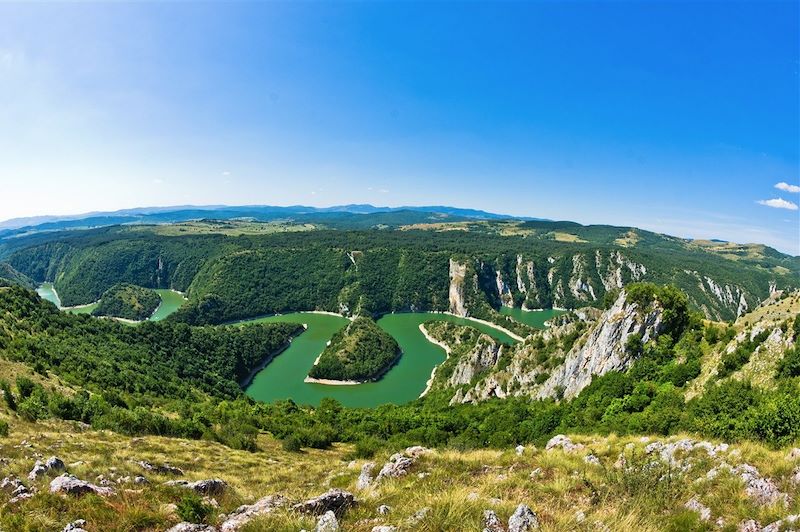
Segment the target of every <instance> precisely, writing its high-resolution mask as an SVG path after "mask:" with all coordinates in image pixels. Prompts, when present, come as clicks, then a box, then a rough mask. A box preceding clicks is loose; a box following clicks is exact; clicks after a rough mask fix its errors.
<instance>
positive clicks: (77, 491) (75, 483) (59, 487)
mask: <svg viewBox="0 0 800 532" xmlns="http://www.w3.org/2000/svg"><path fill="white" fill-rule="evenodd" d="M50 493H61V494H64V495H84V494H86V493H95V494H97V495H101V496H103V497H108V496H110V495H113V494H114V490H113V489H111V488H105V487H100V486H96V485H94V484H92V483H90V482H86V481H84V480H80V479H78V478H77V477H75V476H73V475H70V474H67V473H64V474H63V475H61V476H58V477H56V478H54V479H53V480H52V481H51V482H50Z"/></svg>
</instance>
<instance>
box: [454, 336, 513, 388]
mask: <svg viewBox="0 0 800 532" xmlns="http://www.w3.org/2000/svg"><path fill="white" fill-rule="evenodd" d="M502 350H503V348H502V346H501V345H500V344H499V343H497V342H495V341H494V340H493V339H492V337H491V336H489V335H486V334H481V335H480V336H479V337H478V341H477V342H476V343H475V346H474V347H473V348H472V349H471V350H470V352H469V353H467V354H466V355H462V356H461V358H459V360H458V363H457V364H456V367H455V368H454V369H453V373H452V374H451V375H450V378H449V379H447V384H448V386H451V387H453V388H455V387H457V386H460V385H462V384H469V383H470V382H472V379H473V378H475V376H476V375H478V374H479V373H481V372H482V371H484V370H486V369H489V368H492V367H494V365H495V364H497V360H498V359H499V358H500V355H501V354H502Z"/></svg>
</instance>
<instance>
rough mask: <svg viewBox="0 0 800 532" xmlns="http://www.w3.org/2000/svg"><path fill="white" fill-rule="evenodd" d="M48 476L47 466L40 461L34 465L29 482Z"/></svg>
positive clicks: (29, 474) (29, 475)
mask: <svg viewBox="0 0 800 532" xmlns="http://www.w3.org/2000/svg"><path fill="white" fill-rule="evenodd" d="M46 474H47V466H45V465H44V464H43V463H42V462H40V461H39V460H36V463H35V464H33V469H31V472H30V473H28V480H36V479H37V478H39V477H41V476H44V475H46Z"/></svg>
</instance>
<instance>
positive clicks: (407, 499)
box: [0, 423, 800, 532]
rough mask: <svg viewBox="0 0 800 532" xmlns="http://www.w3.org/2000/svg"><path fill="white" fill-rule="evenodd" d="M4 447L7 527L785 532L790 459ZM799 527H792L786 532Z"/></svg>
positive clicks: (157, 443)
mask: <svg viewBox="0 0 800 532" xmlns="http://www.w3.org/2000/svg"><path fill="white" fill-rule="evenodd" d="M36 427H39V430H38V432H37V433H34V432H31V433H29V434H28V435H27V437H26V438H25V439H22V440H20V439H15V438H14V437H9V438H6V439H5V441H3V442H2V443H0V456H2V462H1V463H2V475H3V477H4V478H2V480H1V481H0V502H2V510H0V528H2V530H63V531H64V532H67V531H72V532H81V531H89V532H91V531H113V530H158V531H164V530H169V531H171V532H189V531H203V532H211V531H223V532H232V531H239V530H241V531H255V530H270V531H271V530H287V531H288V530H292V531H294V532H297V531H298V530H306V531H309V532H310V531H315V532H330V531H336V530H342V531H347V530H353V531H367V532H370V531H371V532H391V531H405V530H431V531H432V530H478V531H488V532H500V531H507V532H523V531H530V530H632V529H637V530H663V529H674V530H713V529H719V530H742V531H769V532H778V531H780V530H791V529H793V528H794V527H795V526H798V527H800V520H798V519H800V518H798V514H800V501H798V498H799V495H800V449H792V448H790V449H783V450H770V449H768V448H765V447H763V446H760V445H755V444H750V443H744V444H740V445H736V444H727V443H724V442H712V441H704V440H699V439H693V438H667V439H664V438H652V437H650V438H647V437H645V438H627V439H621V438H616V437H613V436H612V437H586V436H565V435H559V436H556V437H554V438H552V439H550V441H548V442H547V443H546V444H545V445H543V446H542V447H541V448H537V447H534V446H518V447H516V448H514V449H507V450H505V451H490V450H481V451H463V452H458V451H455V450H435V449H426V448H422V447H409V448H406V449H401V450H399V451H398V452H397V453H394V454H391V455H383V454H378V455H376V456H374V457H373V458H370V459H352V458H353V457H352V455H351V452H352V450H351V449H350V448H349V447H345V446H337V447H336V448H334V449H331V450H327V451H321V450H306V451H304V452H301V453H289V452H285V451H283V450H282V449H281V448H280V446H279V445H278V442H276V441H274V440H272V439H271V438H268V437H264V438H263V439H262V440H260V442H259V443H260V445H261V446H262V449H263V451H262V452H259V453H247V452H243V451H233V450H231V449H228V448H225V447H222V446H220V445H217V444H215V443H209V442H202V441H184V440H174V439H168V438H158V437H146V438H126V437H123V436H119V435H116V434H111V433H106V432H96V431H91V430H84V429H82V428H80V427H78V426H75V425H72V424H67V423H53V424H48V425H47V426H46V427H43V426H42V425H41V424H39V425H31V426H30V427H29V428H30V429H32V431H33V430H35V429H36ZM795 523H797V525H795Z"/></svg>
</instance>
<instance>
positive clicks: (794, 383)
mask: <svg viewBox="0 0 800 532" xmlns="http://www.w3.org/2000/svg"><path fill="white" fill-rule="evenodd" d="M648 290H649V289H644V290H640V291H639V292H637V291H636V290H634V291H633V292H634V294H635V297H641V298H644V299H643V300H644V301H647V300H648V298H651V297H654V296H653V295H652V294H651V293H650V292H648ZM670 294H671V295H670V297H669V298H668V299H667V303H668V304H669V305H671V306H670V307H668V308H667V309H666V311H667V314H668V315H669V312H672V314H671V318H670V319H669V321H668V328H667V330H665V331H664V333H663V334H661V335H660V336H659V337H658V339H657V340H653V341H650V342H647V343H645V344H644V345H642V344H641V343H639V344H636V343H635V342H632V343H631V345H630V346H629V348H630V349H634V350H637V353H638V355H637V356H638V358H637V361H636V362H635V363H634V365H633V366H632V367H631V368H630V369H629V370H628V371H625V372H610V373H607V374H606V375H603V376H602V377H596V378H595V379H594V380H593V381H592V383H591V385H590V386H589V387H587V388H586V389H584V390H583V391H582V392H581V393H580V394H579V395H578V396H577V397H576V398H574V399H572V400H569V401H560V402H557V401H554V400H551V399H548V400H533V399H530V398H509V399H505V400H489V401H486V402H482V403H478V404H464V405H455V406H449V405H448V400H449V395H448V394H445V393H442V391H434V392H432V393H430V394H429V395H427V396H426V397H425V398H423V399H420V400H417V401H414V402H412V403H410V404H406V405H400V406H395V405H384V406H381V407H378V408H373V409H349V408H344V407H342V406H341V405H339V404H338V403H336V402H335V401H331V400H325V401H323V402H322V404H321V405H320V406H319V407H318V408H311V407H304V406H300V405H297V404H294V403H293V402H291V401H283V402H279V403H275V404H262V403H256V402H254V401H252V400H250V399H249V398H247V397H246V396H245V395H244V394H243V393H242V392H241V390H240V388H239V387H238V386H237V385H236V381H237V380H239V379H241V378H243V377H244V376H246V374H247V372H248V371H249V369H251V368H253V367H255V366H256V365H257V364H258V363H259V362H260V361H262V360H263V359H264V357H268V356H271V354H272V353H273V352H275V351H276V350H279V349H280V347H281V345H283V344H284V343H285V342H286V341H287V339H288V338H289V337H290V336H291V335H293V334H297V333H298V332H299V327H298V326H295V325H272V326H264V325H261V326H256V325H252V326H246V327H231V326H227V327H190V326H187V325H185V324H177V323H163V322H162V323H144V324H142V325H140V326H138V327H128V326H124V325H121V324H118V323H115V322H112V321H107V320H96V319H92V318H91V317H88V316H72V315H69V314H66V313H60V312H58V311H57V310H56V309H55V307H54V306H52V305H51V304H49V303H47V302H44V301H42V300H40V299H39V298H38V296H37V295H36V294H35V293H33V292H30V291H27V290H25V289H22V288H4V289H1V290H0V309H2V315H0V351H2V352H3V354H4V356H5V357H7V358H10V359H12V360H19V361H23V362H25V363H27V364H29V365H30V366H31V367H33V368H34V369H35V370H36V371H38V372H41V373H52V374H55V375H57V376H59V378H61V379H63V380H64V381H66V382H68V383H70V384H72V385H73V386H78V387H85V388H86V389H88V390H91V391H92V392H93V394H92V395H88V394H83V393H77V394H73V395H70V394H64V393H62V392H60V391H57V390H45V389H43V388H37V387H35V386H31V385H30V384H29V383H25V382H23V383H21V384H20V383H17V386H16V390H12V387H11V384H10V383H0V384H2V386H3V387H4V389H6V390H7V393H6V394H5V395H6V397H7V398H8V399H7V400H10V401H12V402H13V403H14V407H15V408H16V409H17V410H18V412H19V413H20V415H25V416H26V417H28V418H30V419H40V418H46V417H49V416H54V417H60V418H65V419H80V420H82V421H85V422H88V423H91V424H92V425H93V426H95V427H97V428H110V429H113V430H117V431H120V432H124V433H126V434H146V433H150V434H173V435H180V436H185V437H193V438H200V437H210V438H214V439H217V440H218V441H222V442H223V443H226V444H227V445H230V446H233V447H237V448H245V449H255V434H256V433H257V432H258V431H259V430H264V431H269V432H271V433H273V434H274V435H276V436H278V437H279V438H284V439H290V440H292V441H293V442H294V444H299V445H302V446H311V447H326V446H328V445H330V443H332V442H334V441H351V442H357V443H358V445H359V447H358V448H360V449H363V450H364V452H370V451H369V449H373V450H374V449H375V448H377V447H379V446H381V445H389V446H392V447H393V448H398V447H401V446H403V445H406V444H409V445H410V444H424V445H429V446H451V447H455V448H472V447H485V446H490V447H505V446H508V445H512V444H517V443H527V442H536V443H541V442H542V441H544V440H545V439H546V438H548V437H549V436H551V435H553V434H554V433H557V432H573V433H575V432H578V433H581V432H586V433H610V432H615V433H619V434H627V433H643V432H647V433H657V434H672V433H676V432H683V431H689V432H692V433H697V434H703V435H708V436H714V437H718V438H723V439H725V440H728V441H733V440H739V439H757V440H762V441H766V442H768V443H771V444H784V443H786V442H789V441H792V440H794V439H796V438H798V437H800V393H798V392H800V387H799V386H798V381H799V380H800V378H799V377H798V375H800V371H798V370H797V368H798V367H800V364H798V363H797V360H798V356H796V355H797V352H796V350H795V351H794V354H791V353H790V354H789V355H788V356H787V358H786V360H785V362H783V363H782V364H781V365H780V368H779V370H778V373H777V374H776V379H777V380H776V382H777V383H778V385H777V387H776V388H775V389H772V390H763V389H759V388H756V387H754V386H752V385H750V384H749V383H748V382H745V381H738V380H725V381H714V382H711V383H710V384H709V385H708V386H707V388H706V389H705V390H704V393H703V394H702V395H700V396H697V397H694V398H692V399H690V400H686V399H685V396H684V393H683V387H684V386H685V384H686V382H687V381H688V380H689V379H691V378H692V377H693V376H695V375H696V374H697V373H698V371H699V369H698V368H699V365H698V360H699V357H700V356H701V354H702V353H703V352H704V350H707V349H708V346H709V345H712V344H713V345H716V343H718V342H721V341H724V337H725V334H724V332H721V331H720V330H719V328H718V326H716V325H713V324H711V325H709V324H705V323H704V321H703V320H702V319H701V317H700V315H699V314H697V313H696V312H692V311H687V310H686V298H685V296H681V297H674V294H675V292H670ZM656 297H657V296H656ZM785 326H786V329H787V331H791V334H792V335H793V336H794V338H795V342H796V341H797V339H798V338H800V318H797V319H795V320H794V321H793V322H791V323H790V322H787V323H786V325H785ZM148 405H149V406H148Z"/></svg>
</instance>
